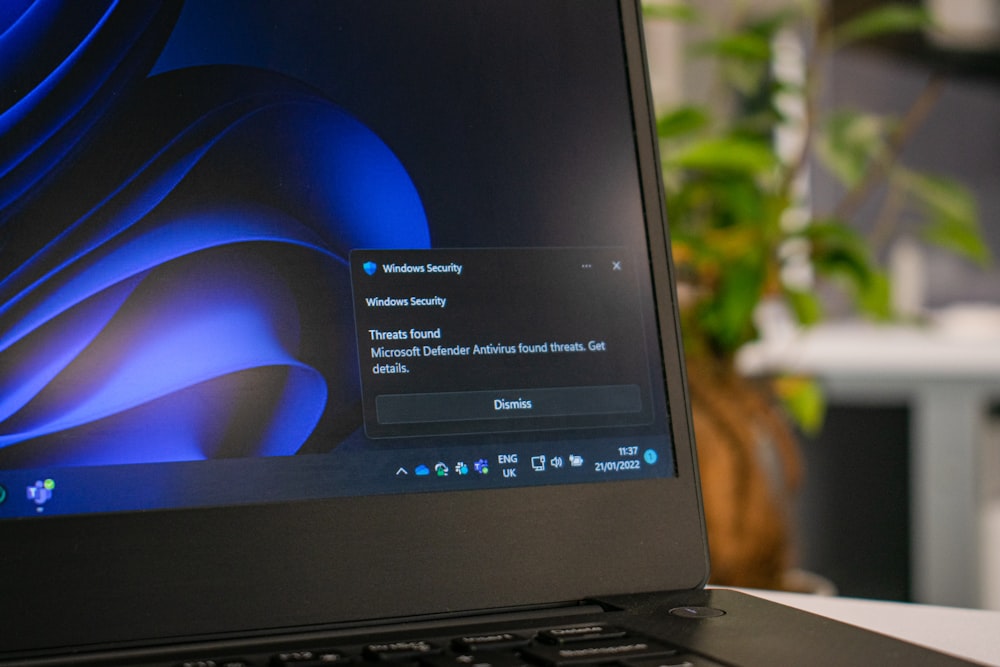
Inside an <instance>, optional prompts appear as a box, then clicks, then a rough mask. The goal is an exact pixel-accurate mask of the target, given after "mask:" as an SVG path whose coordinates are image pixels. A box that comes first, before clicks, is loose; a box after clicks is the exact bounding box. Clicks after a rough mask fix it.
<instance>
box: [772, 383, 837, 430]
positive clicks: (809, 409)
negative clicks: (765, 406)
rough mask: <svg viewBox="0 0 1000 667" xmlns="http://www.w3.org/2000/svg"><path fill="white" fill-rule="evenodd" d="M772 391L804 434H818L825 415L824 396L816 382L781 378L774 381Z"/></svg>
mask: <svg viewBox="0 0 1000 667" xmlns="http://www.w3.org/2000/svg"><path fill="white" fill-rule="evenodd" d="M774 389H775V393H776V394H777V395H778V398H779V399H780V400H781V402H782V404H783V405H784V406H785V410H787V411H788V414H789V415H790V416H791V418H792V420H793V421H794V422H795V423H796V424H797V425H798V426H799V428H801V429H802V431H803V432H804V433H806V434H807V435H816V434H817V433H819V430H820V428H821V427H822V426H823V417H824V415H825V414H826V396H825V394H824V393H823V389H822V387H820V385H819V383H818V382H817V381H816V380H813V379H812V378H803V377H791V376H782V377H779V378H778V379H777V380H775V382H774Z"/></svg>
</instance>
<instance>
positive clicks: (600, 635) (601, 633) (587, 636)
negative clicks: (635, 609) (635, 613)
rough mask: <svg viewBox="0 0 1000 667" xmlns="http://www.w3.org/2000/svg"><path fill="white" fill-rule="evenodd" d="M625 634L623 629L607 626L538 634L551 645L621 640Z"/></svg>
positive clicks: (573, 628)
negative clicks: (598, 640) (597, 640)
mask: <svg viewBox="0 0 1000 667" xmlns="http://www.w3.org/2000/svg"><path fill="white" fill-rule="evenodd" d="M625 634H626V633H625V631H624V630H622V629H621V628H615V627H609V626H606V625H585V626H576V627H571V628H552V629H551V630H542V631H541V632H539V633H538V638H539V639H540V640H542V641H543V642H548V643H550V644H571V643H573V642H586V641H592V640H595V639H619V638H621V637H624V636H625Z"/></svg>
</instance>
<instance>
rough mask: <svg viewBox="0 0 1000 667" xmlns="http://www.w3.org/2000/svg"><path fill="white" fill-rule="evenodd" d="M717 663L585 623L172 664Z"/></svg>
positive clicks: (566, 666)
mask: <svg viewBox="0 0 1000 667" xmlns="http://www.w3.org/2000/svg"><path fill="white" fill-rule="evenodd" d="M330 665H343V666H344V667H348V666H349V665H350V666H351V667H377V666H382V667H575V666H577V665H580V666H586V665H607V666H614V667H718V665H719V663H716V662H713V661H711V660H708V659H706V658H703V657H701V656H697V655H692V654H690V653H686V652H684V651H682V650H680V649H677V648H674V647H672V646H670V645H668V644H666V643H663V642H659V641H656V640H653V639H649V638H646V637H642V636H638V635H636V634H635V633H632V632H629V631H626V630H624V629H621V628H618V627H615V626H610V625H604V624H588V625H574V626H563V627H556V628H544V629H538V630H526V631H519V632H498V633H495V634H490V633H486V634H478V635H468V636H458V637H433V638H428V639H407V640H400V641H386V642H375V643H367V644H360V645H345V646H331V647H326V648H322V649H313V648H291V647H290V648H289V649H288V650H283V651H279V652H275V653H273V654H271V655H265V656H253V657H240V656H233V657H231V658H223V659H193V660H182V661H180V662H177V663H176V665H175V667H329V666H330Z"/></svg>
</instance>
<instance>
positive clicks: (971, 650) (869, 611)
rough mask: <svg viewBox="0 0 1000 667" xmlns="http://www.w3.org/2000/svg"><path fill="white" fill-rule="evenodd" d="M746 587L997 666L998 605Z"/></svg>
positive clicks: (783, 601)
mask: <svg viewBox="0 0 1000 667" xmlns="http://www.w3.org/2000/svg"><path fill="white" fill-rule="evenodd" d="M746 592H747V593H749V594H750V595H756V596H758V597H762V598H766V599H768V600H772V601H774V602H779V603H781V604H785V605H788V606H790V607H795V608H797V609H802V610H804V611H808V612H812V613H814V614H819V615H820V616H826V617H827V618H832V619H834V620H837V621H842V622H844V623H850V624H851V625H857V626H860V627H863V628H866V629H868V630H874V631H875V632H880V633H882V634H886V635H890V636H893V637H897V638H899V639H903V640H906V641H908V642H912V643H914V644H920V645H921V646H926V647H928V648H932V649H934V650H937V651H941V652H943V653H950V654H952V655H955V656H958V657H960V658H965V659H966V660H973V661H976V662H980V663H983V664H986V665H996V666H998V667H1000V611H985V610H982V609H960V608H957V607H937V606H931V605H920V604H906V603H901V602H883V601H879V600H858V599H854V598H838V597H824V596H821V595H802V594H799V593H781V592H776V591H757V590H752V591H746Z"/></svg>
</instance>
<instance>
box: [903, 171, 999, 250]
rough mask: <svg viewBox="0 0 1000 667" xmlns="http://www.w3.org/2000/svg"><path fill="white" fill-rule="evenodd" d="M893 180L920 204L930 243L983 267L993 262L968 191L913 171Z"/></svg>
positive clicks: (955, 184)
mask: <svg viewBox="0 0 1000 667" xmlns="http://www.w3.org/2000/svg"><path fill="white" fill-rule="evenodd" d="M894 180H895V182H897V183H899V184H901V185H903V187H904V188H906V190H907V192H908V193H909V194H910V195H911V196H912V197H914V198H915V199H916V200H917V202H919V203H920V204H921V206H922V209H923V212H924V217H925V218H926V220H927V222H926V225H925V226H924V228H923V230H922V235H923V237H924V239H925V240H926V241H927V242H929V243H932V244H934V245H936V246H938V247H941V248H944V249H945V250H949V251H951V252H954V253H956V254H958V255H959V256H961V257H965V258H966V259H969V260H971V261H973V262H976V263H977V264H979V265H981V266H985V265H988V264H989V263H990V262H991V259H992V257H991V253H990V249H989V246H987V245H986V242H985V241H984V240H983V236H982V231H981V229H980V225H979V212H978V209H977V206H976V200H975V198H974V197H973V196H972V193H971V192H970V191H969V190H968V189H966V188H965V187H964V186H962V185H961V184H959V183H956V182H955V181H952V180H949V179H945V178H941V177H938V176H930V175H927V174H920V173H917V172H913V171H900V172H898V173H897V174H896V175H895V177H894Z"/></svg>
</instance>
